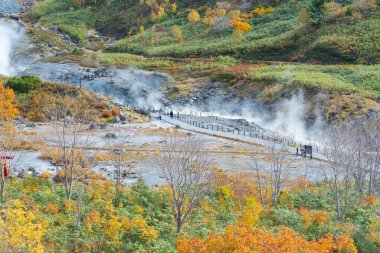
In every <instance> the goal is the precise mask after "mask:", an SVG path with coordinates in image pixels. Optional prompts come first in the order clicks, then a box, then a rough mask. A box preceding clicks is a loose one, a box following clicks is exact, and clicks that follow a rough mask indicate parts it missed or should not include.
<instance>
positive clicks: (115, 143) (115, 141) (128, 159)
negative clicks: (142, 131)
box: [108, 128, 138, 194]
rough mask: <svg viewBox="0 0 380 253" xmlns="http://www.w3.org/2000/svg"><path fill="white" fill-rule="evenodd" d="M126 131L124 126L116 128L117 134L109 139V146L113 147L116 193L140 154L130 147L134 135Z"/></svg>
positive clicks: (112, 157) (112, 156)
mask: <svg viewBox="0 0 380 253" xmlns="http://www.w3.org/2000/svg"><path fill="white" fill-rule="evenodd" d="M124 131H125V130H124V129H122V128H116V129H115V132H116V133H117V135H115V136H114V138H110V139H109V140H108V147H110V148H111V151H110V155H111V162H112V164H113V166H114V167H115V170H114V175H115V180H116V194H119V193H120V191H121V188H122V185H123V183H124V181H125V179H126V178H127V177H128V176H129V175H130V174H131V171H132V169H133V168H134V166H135V165H136V163H137V162H136V161H137V156H138V155H137V154H134V153H133V152H132V149H131V147H128V144H129V142H130V141H131V139H132V137H131V136H130V135H128V134H127V133H125V132H124Z"/></svg>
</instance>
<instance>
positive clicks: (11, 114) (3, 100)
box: [0, 80, 19, 120]
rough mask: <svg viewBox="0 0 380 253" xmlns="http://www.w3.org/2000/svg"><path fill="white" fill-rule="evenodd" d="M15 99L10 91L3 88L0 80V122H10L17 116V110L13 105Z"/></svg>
mask: <svg viewBox="0 0 380 253" xmlns="http://www.w3.org/2000/svg"><path fill="white" fill-rule="evenodd" d="M15 98H16V95H15V93H14V92H13V90H12V89H9V88H5V87H4V86H3V83H2V81H1V80H0V120H10V119H13V118H15V117H16V116H17V115H18V114H19V111H18V108H17V106H16V105H15V104H14V100H15Z"/></svg>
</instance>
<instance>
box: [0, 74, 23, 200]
mask: <svg viewBox="0 0 380 253" xmlns="http://www.w3.org/2000/svg"><path fill="white" fill-rule="evenodd" d="M15 98H16V95H15V93H14V92H13V90H12V89H9V88H6V87H4V86H3V83H2V81H1V80H0V157H2V158H7V157H13V156H14V154H15V153H14V151H15V150H16V147H15V143H16V142H17V131H16V129H15V127H14V124H13V123H12V122H11V121H10V120H12V119H14V118H16V117H17V115H18V114H19V110H18V108H17V106H16V105H15V104H14V100H15ZM2 158H1V159H0V170H1V174H0V175H1V193H0V194H1V201H2V202H4V198H5V196H4V192H5V177H6V175H5V174H6V173H8V171H7V170H8V167H9V168H11V167H13V165H14V164H12V163H10V162H7V160H6V159H2ZM10 161H13V160H10Z"/></svg>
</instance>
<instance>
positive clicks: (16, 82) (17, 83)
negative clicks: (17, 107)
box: [6, 75, 42, 93]
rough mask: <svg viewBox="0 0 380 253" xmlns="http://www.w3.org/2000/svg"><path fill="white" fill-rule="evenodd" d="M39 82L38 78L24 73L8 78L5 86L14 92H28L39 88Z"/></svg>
mask: <svg viewBox="0 0 380 253" xmlns="http://www.w3.org/2000/svg"><path fill="white" fill-rule="evenodd" d="M41 83H42V82H41V79H40V78H38V77H36V76H29V75H26V76H21V77H13V78H11V79H9V80H8V81H7V83H6V86H7V87H8V88H11V89H13V90H14V91H15V92H16V93H28V92H30V91H32V90H35V89H37V88H39V87H40V85H41Z"/></svg>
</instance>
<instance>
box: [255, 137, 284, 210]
mask: <svg viewBox="0 0 380 253" xmlns="http://www.w3.org/2000/svg"><path fill="white" fill-rule="evenodd" d="M278 139H280V138H275V137H274V138H273V139H272V140H270V141H268V143H267V144H266V147H265V153H264V154H259V153H258V152H257V151H255V150H252V152H251V153H250V157H251V160H252V161H253V169H254V172H255V177H256V179H257V185H258V189H259V197H260V201H261V204H262V205H263V206H264V207H269V206H271V205H272V206H276V203H277V200H278V198H279V197H280V194H281V191H282V190H283V188H284V186H285V184H286V179H287V172H286V168H287V167H289V163H290V162H291V159H287V157H286V156H287V155H289V151H288V147H287V145H286V144H285V143H280V142H278V141H276V140H278ZM260 160H268V161H269V164H268V165H265V166H264V165H263V166H260V163H259V162H260Z"/></svg>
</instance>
